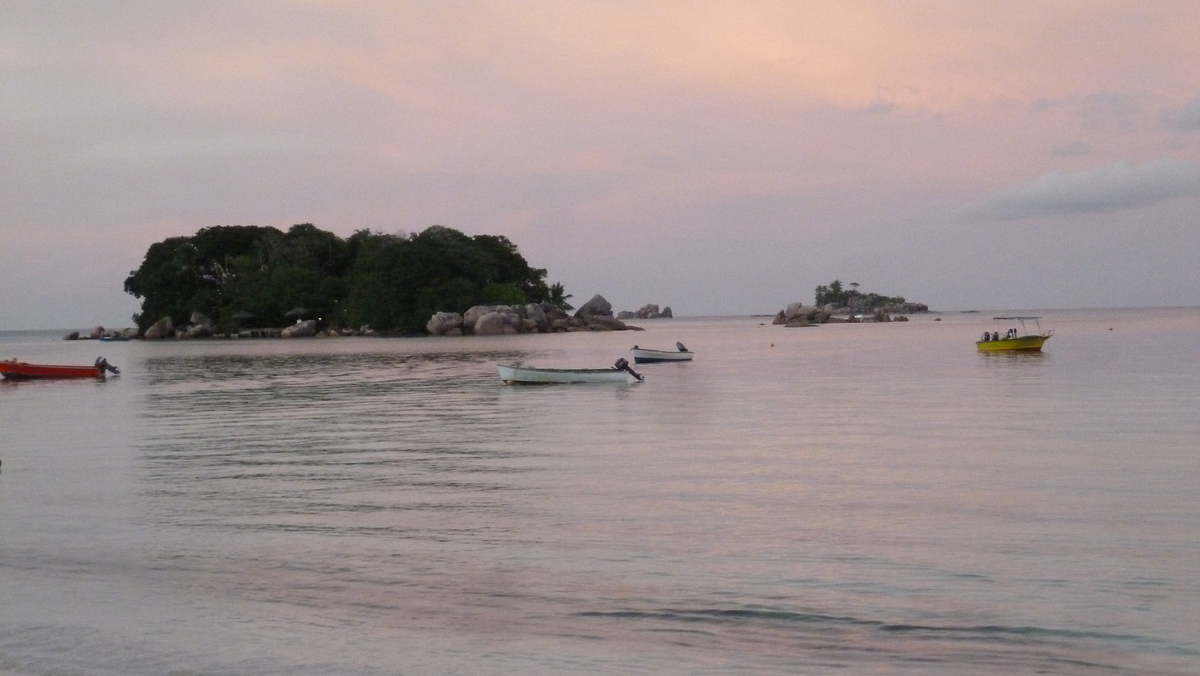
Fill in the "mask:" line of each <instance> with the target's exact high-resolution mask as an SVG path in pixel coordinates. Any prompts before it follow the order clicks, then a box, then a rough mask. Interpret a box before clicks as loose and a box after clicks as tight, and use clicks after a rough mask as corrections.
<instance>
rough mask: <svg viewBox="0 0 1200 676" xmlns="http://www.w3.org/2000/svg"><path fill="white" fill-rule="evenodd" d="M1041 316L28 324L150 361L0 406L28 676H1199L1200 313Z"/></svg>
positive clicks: (9, 601) (1, 590)
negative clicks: (345, 334) (173, 332)
mask: <svg viewBox="0 0 1200 676" xmlns="http://www.w3.org/2000/svg"><path fill="white" fill-rule="evenodd" d="M1042 315H1043V317H1044V319H1043V320H1042V324H1043V327H1046V328H1053V329H1055V331H1056V334H1055V336H1054V338H1052V339H1051V340H1050V341H1049V343H1047V347H1046V350H1045V352H1044V353H1042V354H1040V355H996V354H980V353H977V352H976V350H975V348H974V345H973V341H974V340H976V338H977V337H978V335H979V334H980V333H981V332H982V331H983V330H985V329H993V328H995V327H994V326H993V323H992V322H991V321H990V315H989V314H986V313H980V314H949V313H947V314H940V315H932V314H931V315H925V316H917V317H914V319H913V321H911V322H908V323H892V324H874V325H872V324H864V325H826V326H822V327H818V328H809V329H784V328H782V327H775V326H770V325H769V321H770V320H769V319H763V318H751V317H731V318H697V319H674V320H656V321H647V322H643V325H644V326H645V327H646V329H647V330H646V331H645V332H639V333H595V334H592V333H587V334H558V335H533V336H506V337H489V338H483V337H479V338H475V337H464V338H447V339H433V338H407V339H367V338H346V339H328V340H317V339H312V340H292V341H286V340H255V341H209V342H160V343H146V342H137V341H135V342H127V343H95V342H64V341H61V340H60V337H61V335H62V333H64V332H32V333H12V332H10V333H2V334H0V358H2V359H8V358H12V357H17V358H20V359H22V360H24V361H33V362H57V363H81V364H83V363H90V362H92V361H93V360H94V359H95V358H96V357H97V356H100V355H103V356H105V357H107V358H108V360H109V361H110V362H111V363H113V364H116V365H118V366H119V367H121V369H122V374H121V375H120V376H119V377H115V378H109V379H108V380H106V381H86V382H67V381H60V382H20V383H11V382H4V383H0V462H2V463H3V464H2V466H0V674H6V675H11V674H21V675H25V676H40V675H49V674H54V675H56V676H62V675H74V674H81V675H82V674H88V675H92V674H300V675H309V674H514V673H522V674H564V673H573V674H575V673H594V674H781V673H789V674H790V673H795V674H835V673H836V674H968V675H970V674H988V675H991V674H997V675H998V674H1032V673H1048V674H1097V673H1100V674H1196V673H1200V399H1198V397H1200V309H1195V308H1183V309H1145V310H1087V311H1043V312H1042ZM938 319H940V321H935V320H938ZM764 322H765V323H766V325H764ZM1002 328H1006V327H1002ZM677 340H679V341H683V342H684V343H686V344H687V345H688V347H689V348H690V349H692V350H693V351H694V352H695V353H696V358H695V361H694V362H692V363H690V364H661V365H641V366H639V367H638V368H639V370H641V371H642V372H643V373H645V375H646V381H645V382H644V383H640V384H630V385H627V386H614V385H571V386H543V387H509V386H504V385H502V384H501V383H500V381H499V379H498V377H497V374H496V371H495V365H496V364H497V363H505V362H518V361H520V362H524V363H527V364H530V365H543V366H607V365H609V364H611V363H612V362H613V361H614V360H615V359H616V358H617V357H620V356H627V350H628V349H629V348H630V347H632V345H633V344H634V343H638V344H640V345H641V346H643V347H657V348H663V349H670V348H671V347H672V346H673V345H674V343H675V341H677Z"/></svg>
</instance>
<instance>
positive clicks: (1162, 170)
mask: <svg viewBox="0 0 1200 676" xmlns="http://www.w3.org/2000/svg"><path fill="white" fill-rule="evenodd" d="M1197 195H1200V165H1197V164H1196V163H1194V162H1190V161H1188V160H1181V159H1175V158H1169V157H1164V158H1162V159H1159V160H1156V161H1154V162H1151V163H1149V164H1145V165H1142V166H1140V167H1134V166H1132V165H1130V164H1129V163H1127V162H1118V163H1116V164H1113V165H1110V166H1107V167H1101V168H1099V169H1093V170H1091V171H1084V172H1079V173H1075V174H1068V173H1065V172H1061V171H1052V172H1050V173H1048V174H1042V175H1041V176H1039V177H1037V178H1036V179H1034V180H1033V181H1031V182H1029V183H1024V184H1021V185H1015V186H1012V187H1009V188H1005V189H1004V190H1001V191H999V192H997V193H995V194H993V195H992V196H991V197H988V198H987V199H986V200H984V201H983V202H982V203H980V204H978V205H976V206H974V207H972V208H969V209H967V210H966V211H964V212H963V213H962V214H961V215H960V217H959V218H960V220H964V221H969V222H985V221H1007V220H1021V219H1026V218H1038V217H1043V216H1056V215H1062V214H1079V213H1098V212H1106V211H1120V210H1123V209H1131V208H1134V207H1141V206H1146V205H1150V204H1155V203H1157V202H1162V201H1165V200H1170V199H1176V198H1180V197H1195V196H1197Z"/></svg>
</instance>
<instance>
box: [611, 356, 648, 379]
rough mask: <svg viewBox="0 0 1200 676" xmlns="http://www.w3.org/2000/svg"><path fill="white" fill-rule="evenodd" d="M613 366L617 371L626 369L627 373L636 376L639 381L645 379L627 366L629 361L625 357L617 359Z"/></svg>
mask: <svg viewBox="0 0 1200 676" xmlns="http://www.w3.org/2000/svg"><path fill="white" fill-rule="evenodd" d="M613 368H615V369H617V370H618V371H628V372H629V375H631V376H633V377H634V378H637V379H638V380H639V381H642V380H645V378H643V377H642V374H640V373H638V372H637V371H634V370H633V368H631V367H630V366H629V362H628V361H627V360H626V359H625V357H621V358H620V359H618V360H617V362H616V363H615V364H613Z"/></svg>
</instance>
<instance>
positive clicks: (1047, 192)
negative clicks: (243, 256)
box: [0, 0, 1200, 330]
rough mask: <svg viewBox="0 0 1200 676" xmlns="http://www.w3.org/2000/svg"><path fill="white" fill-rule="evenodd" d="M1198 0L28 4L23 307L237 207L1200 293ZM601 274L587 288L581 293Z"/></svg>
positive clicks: (31, 322) (948, 280)
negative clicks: (1123, 0) (1152, 0)
mask: <svg viewBox="0 0 1200 676" xmlns="http://www.w3.org/2000/svg"><path fill="white" fill-rule="evenodd" d="M1197 36H1200V3H1196V2H1193V1H1192V0H1184V1H1179V2H1172V1H1170V0H1164V1H1161V2H1132V1H1129V2H1107V1H1105V0H1079V1H1071V0H1062V1H1059V2H1043V1H1041V0H1037V1H1005V0H996V1H993V2H987V3H974V2H958V1H938V0H927V1H920V0H912V1H909V2H886V1H868V2H855V1H853V0H839V1H836V2H821V1H819V0H806V1H805V2H792V1H787V2H767V1H763V2H742V1H737V2H733V1H728V2H716V1H714V2H706V1H704V0H689V1H686V2H682V1H681V2H670V1H663V2H654V1H646V2H634V1H627V0H591V1H587V0H580V1H570V0H547V1H539V0H528V1H512V2H468V1H463V2H457V1H455V0H439V1H436V2H434V1H431V2H421V1H413V2H340V1H337V2H335V1H322V0H310V1H305V0H290V1H287V2H267V1H263V2H255V1H253V0H247V1H245V2H232V1H230V2H217V1H213V2H173V1H167V2H163V1H161V0H155V1H153V2H137V1H133V0H130V1H124V2H53V3H47V2H40V1H30V2H21V1H19V0H18V1H14V2H5V3H3V4H0V330H17V329H37V328H71V327H74V328H84V327H91V326H95V325H97V324H100V325H104V326H107V327H123V326H129V325H131V323H132V321H131V319H130V316H131V315H132V314H133V313H134V312H137V311H138V309H139V302H138V301H137V299H135V298H133V297H132V296H130V295H128V294H126V293H125V292H124V290H123V283H124V280H125V278H126V277H127V276H128V275H129V273H130V271H132V270H134V269H136V268H137V267H138V266H139V265H140V264H141V262H142V259H143V257H144V256H145V253H146V250H147V248H148V247H149V246H150V245H151V244H153V243H155V242H158V241H161V240H163V239H165V238H167V237H173V236H181V235H185V236H186V235H192V234H194V233H195V232H196V231H197V230H199V229H200V228H204V227H209V226H214V225H270V226H275V227H278V228H280V229H287V228H288V227H290V226H291V225H293V224H296V223H312V224H314V225H316V226H317V227H319V228H322V229H324V230H329V231H332V232H335V233H337V234H339V235H341V236H348V235H350V234H351V233H353V232H354V231H356V230H361V229H364V228H365V229H370V230H375V231H381V232H389V233H391V232H408V233H411V232H417V231H420V230H423V229H424V228H426V227H429V226H430V225H435V224H438V225H445V226H448V227H452V228H456V229H458V230H461V231H463V232H465V233H467V234H470V235H476V234H500V235H505V236H506V237H508V238H509V239H511V240H512V241H513V242H515V243H516V244H517V246H518V247H519V248H520V251H521V253H522V254H523V255H524V256H525V258H526V259H527V260H528V261H529V262H530V263H531V264H532V265H534V266H535V267H541V268H546V269H547V270H548V281H549V282H561V283H563V284H564V285H565V286H566V289H567V291H568V292H569V293H571V294H573V295H574V296H575V298H576V299H577V301H578V302H581V301H582V300H586V299H587V298H590V297H591V296H592V295H593V294H596V293H599V294H602V295H603V296H604V297H605V298H607V299H608V300H609V301H610V302H611V303H612V304H613V307H614V309H616V310H621V309H629V310H633V309H637V308H638V307H640V306H642V305H644V304H647V303H657V304H659V305H670V306H671V307H672V309H673V310H674V311H675V313H676V315H684V316H687V315H691V316H695V315H729V314H766V313H774V312H776V311H777V310H779V309H781V308H782V307H784V306H785V305H787V304H788V303H790V302H793V301H802V302H805V303H811V302H812V301H813V289H814V288H815V287H816V286H817V285H819V284H828V283H829V282H831V281H832V280H834V279H840V280H841V281H842V282H843V283H846V284H848V283H850V282H858V283H859V284H861V289H860V290H863V291H874V292H877V293H881V294H886V295H901V296H904V297H906V298H907V299H909V300H913V301H919V302H923V303H926V304H928V305H929V306H930V307H931V309H934V310H946V311H953V310H964V309H983V310H987V309H996V310H1000V309H1039V308H1068V307H1070V308H1083V307H1131V306H1179V305H1196V304H1198V303H1200V301H1198V300H1197V298H1198V296H1200V39H1197ZM578 302H577V304H578Z"/></svg>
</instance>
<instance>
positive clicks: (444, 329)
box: [425, 312, 463, 336]
mask: <svg viewBox="0 0 1200 676" xmlns="http://www.w3.org/2000/svg"><path fill="white" fill-rule="evenodd" d="M462 328H463V316H462V315H460V314H458V313H457V312H439V313H437V314H435V315H434V316H432V317H430V318H429V321H428V322H427V323H426V324H425V330H426V331H428V332H430V333H432V334H433V335H435V336H448V335H457V336H461V335H462V333H463V331H462ZM455 331H457V333H454V332H455Z"/></svg>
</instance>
